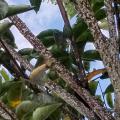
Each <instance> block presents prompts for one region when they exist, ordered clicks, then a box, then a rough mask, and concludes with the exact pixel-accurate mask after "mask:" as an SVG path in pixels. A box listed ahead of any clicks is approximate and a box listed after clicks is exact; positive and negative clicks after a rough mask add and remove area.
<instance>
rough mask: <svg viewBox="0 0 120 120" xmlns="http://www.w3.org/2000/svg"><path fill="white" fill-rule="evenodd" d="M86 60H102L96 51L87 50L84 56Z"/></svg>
mask: <svg viewBox="0 0 120 120" xmlns="http://www.w3.org/2000/svg"><path fill="white" fill-rule="evenodd" d="M82 58H83V59H85V60H89V61H90V60H91V61H92V60H101V58H100V55H99V53H98V52H97V51H96V50H87V51H85V52H84V53H83V56H82Z"/></svg>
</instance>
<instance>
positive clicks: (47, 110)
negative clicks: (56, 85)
mask: <svg viewBox="0 0 120 120" xmlns="http://www.w3.org/2000/svg"><path fill="white" fill-rule="evenodd" d="M61 105H62V104H61V103H56V104H50V105H45V106H42V107H39V108H37V109H36V110H35V111H34V112H33V119H32V120H46V119H47V118H48V117H49V116H50V115H51V114H52V113H53V112H54V111H55V110H56V109H57V108H59V107H60V106H61Z"/></svg>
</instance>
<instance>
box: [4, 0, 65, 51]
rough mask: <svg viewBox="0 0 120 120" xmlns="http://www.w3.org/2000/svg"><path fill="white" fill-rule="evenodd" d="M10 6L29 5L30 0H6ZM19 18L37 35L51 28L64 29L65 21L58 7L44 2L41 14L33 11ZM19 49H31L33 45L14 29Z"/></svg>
mask: <svg viewBox="0 0 120 120" xmlns="http://www.w3.org/2000/svg"><path fill="white" fill-rule="evenodd" d="M6 1H7V2H8V3H9V4H18V5H19V4H23V3H24V4H29V0H26V1H24V0H16V1H15V0H6ZM19 17H20V18H21V19H22V20H23V21H24V22H25V23H26V25H27V26H28V27H29V28H30V30H31V31H32V32H33V33H34V34H35V35H37V34H38V33H39V32H40V31H43V30H45V29H50V28H56V29H62V27H63V20H62V17H61V15H60V11H59V9H58V7H57V5H53V4H51V3H47V2H43V3H42V5H41V8H40V10H39V12H38V13H37V14H36V13H35V12H34V11H33V10H32V11H29V12H25V13H23V14H20V15H19ZM12 31H13V33H14V36H15V39H16V44H17V46H18V48H19V49H20V48H24V47H31V45H30V44H29V43H28V42H27V40H25V38H24V37H23V36H22V35H20V33H19V31H17V29H16V28H15V27H12Z"/></svg>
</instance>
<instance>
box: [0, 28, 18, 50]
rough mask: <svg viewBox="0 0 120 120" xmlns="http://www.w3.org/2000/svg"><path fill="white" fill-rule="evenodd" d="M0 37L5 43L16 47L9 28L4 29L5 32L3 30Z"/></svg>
mask: <svg viewBox="0 0 120 120" xmlns="http://www.w3.org/2000/svg"><path fill="white" fill-rule="evenodd" d="M1 38H2V40H4V41H6V43H7V44H9V45H11V46H12V47H14V48H17V46H16V44H15V38H14V36H13V34H12V32H11V30H10V29H8V30H6V32H4V33H3V34H2V35H1Z"/></svg>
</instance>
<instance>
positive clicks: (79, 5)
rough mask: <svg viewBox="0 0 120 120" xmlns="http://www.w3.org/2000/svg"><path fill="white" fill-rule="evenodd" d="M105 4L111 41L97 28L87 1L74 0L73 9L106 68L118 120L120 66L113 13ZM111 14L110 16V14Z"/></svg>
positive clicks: (119, 116)
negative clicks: (111, 86)
mask: <svg viewBox="0 0 120 120" xmlns="http://www.w3.org/2000/svg"><path fill="white" fill-rule="evenodd" d="M106 2H108V3H107V4H108V5H107V8H108V11H107V14H108V20H109V27H110V36H111V39H106V38H105V37H104V36H103V35H102V33H101V31H100V28H99V26H98V23H97V20H96V19H95V17H94V13H93V12H92V10H91V7H90V4H89V1H88V0H76V1H75V7H76V9H77V11H78V14H79V16H80V17H81V18H83V19H84V21H85V22H86V23H87V25H88V27H89V29H90V30H91V33H92V35H93V37H94V40H95V46H96V49H97V50H98V51H99V53H100V55H101V58H102V59H103V63H104V65H105V66H106V68H107V70H108V73H109V76H110V78H111V80H112V84H113V86H114V89H115V98H116V100H117V101H116V113H117V118H116V119H120V114H119V112H118V111H120V103H119V102H120V94H119V93H120V79H119V78H120V72H119V71H120V64H119V53H118V43H117V40H116V33H115V31H114V27H115V26H114V21H113V15H112V14H113V12H111V11H112V9H111V5H110V4H111V3H110V0H109V1H106ZM110 12H111V14H110Z"/></svg>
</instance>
